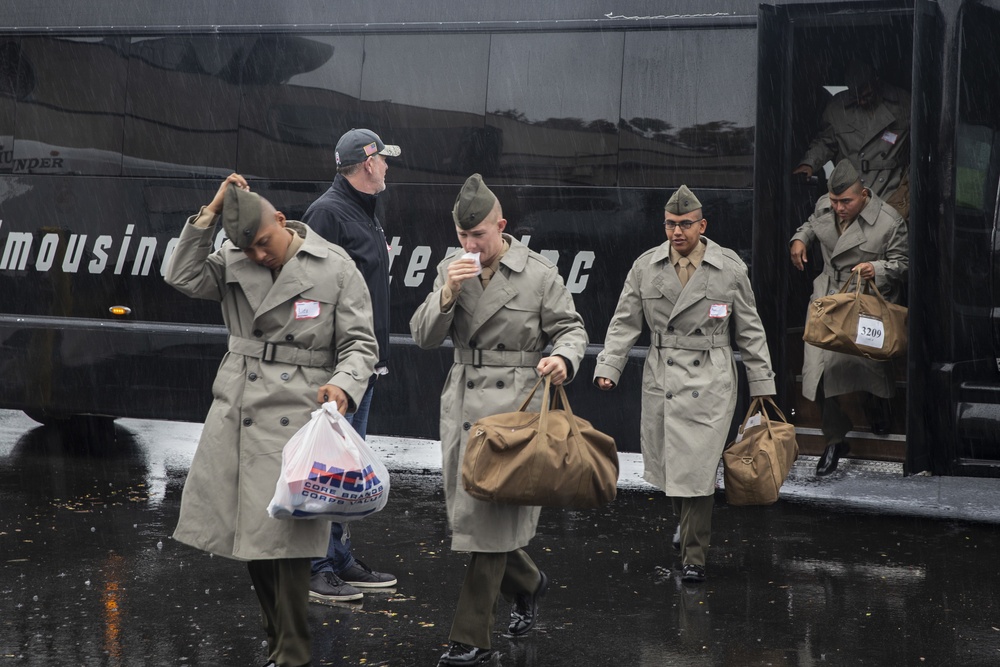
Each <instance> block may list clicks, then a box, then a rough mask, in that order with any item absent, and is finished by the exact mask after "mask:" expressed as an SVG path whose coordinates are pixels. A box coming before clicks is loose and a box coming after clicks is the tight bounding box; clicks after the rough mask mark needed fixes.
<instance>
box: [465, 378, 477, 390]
mask: <svg viewBox="0 0 1000 667" xmlns="http://www.w3.org/2000/svg"><path fill="white" fill-rule="evenodd" d="M465 386H466V387H468V388H469V389H472V388H473V387H475V386H476V383H475V382H473V381H472V380H469V381H468V382H466V383H465Z"/></svg>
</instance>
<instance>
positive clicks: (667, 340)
mask: <svg viewBox="0 0 1000 667" xmlns="http://www.w3.org/2000/svg"><path fill="white" fill-rule="evenodd" d="M650 342H651V343H652V345H653V347H670V348H674V349H677V350H711V349H712V348H713V347H729V334H728V333H725V334H712V335H711V336H675V335H673V334H661V333H657V332H655V331H654V332H653V333H652V334H651V335H650Z"/></svg>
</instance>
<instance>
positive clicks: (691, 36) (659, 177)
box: [619, 29, 757, 188]
mask: <svg viewBox="0 0 1000 667" xmlns="http://www.w3.org/2000/svg"><path fill="white" fill-rule="evenodd" d="M756 49H757V34H756V31H754V30H744V29H732V30H690V31H687V30H676V31H670V32H666V33H664V32H655V33H654V32H630V33H628V34H627V35H626V36H625V72H624V79H623V81H622V109H621V130H622V132H621V155H620V164H619V173H620V184H621V185H622V186H629V187H632V186H644V187H667V186H673V185H679V184H681V183H686V184H687V185H689V186H691V187H693V188H698V187H724V188H748V187H751V186H752V181H753V141H754V113H755V109H756V100H757V97H756V90H755V89H756V82H757V65H756V58H754V57H753V56H754V54H755V53H756ZM737 53H738V54H746V56H747V57H743V58H734V57H733V54H737Z"/></svg>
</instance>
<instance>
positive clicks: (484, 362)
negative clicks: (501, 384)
mask: <svg viewBox="0 0 1000 667" xmlns="http://www.w3.org/2000/svg"><path fill="white" fill-rule="evenodd" d="M541 360H542V353H541V352H522V351H521V350H480V349H478V348H477V349H468V348H457V347H456V348H455V363H456V364H468V365H470V366H474V367H476V368H479V367H481V366H511V367H513V366H517V367H525V368H534V367H535V366H537V365H538V362H539V361H541Z"/></svg>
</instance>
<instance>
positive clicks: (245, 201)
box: [222, 183, 261, 248]
mask: <svg viewBox="0 0 1000 667" xmlns="http://www.w3.org/2000/svg"><path fill="white" fill-rule="evenodd" d="M260 214H261V205H260V196H259V195H257V194H254V193H253V192H248V191H246V190H241V189H240V188H238V187H236V184H235V183H230V184H229V186H228V187H227V188H226V199H225V201H224V202H223V204H222V227H223V229H225V230H226V236H227V237H229V240H230V241H232V242H233V245H235V246H236V247H237V248H247V247H249V246H250V244H251V243H253V240H254V239H255V238H257V230H258V229H259V228H260Z"/></svg>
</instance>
